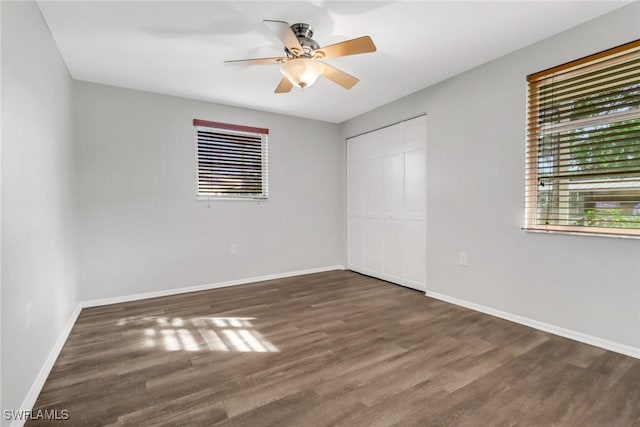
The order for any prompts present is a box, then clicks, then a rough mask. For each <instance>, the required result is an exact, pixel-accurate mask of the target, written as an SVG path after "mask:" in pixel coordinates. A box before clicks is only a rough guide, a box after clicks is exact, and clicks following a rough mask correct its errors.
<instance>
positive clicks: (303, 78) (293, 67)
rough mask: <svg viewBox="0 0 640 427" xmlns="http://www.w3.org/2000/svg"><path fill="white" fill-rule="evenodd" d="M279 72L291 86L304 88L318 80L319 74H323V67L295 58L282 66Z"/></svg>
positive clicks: (310, 61)
mask: <svg viewBox="0 0 640 427" xmlns="http://www.w3.org/2000/svg"><path fill="white" fill-rule="evenodd" d="M280 72H281V73H282V75H283V76H285V77H286V78H287V79H289V81H290V82H291V83H292V84H293V85H295V86H298V87H303V88H304V87H307V86H311V85H312V84H314V83H315V82H316V80H318V77H320V74H322V73H323V72H324V66H323V65H322V64H321V63H320V62H318V61H314V60H313V59H308V58H296V59H292V60H290V61H287V62H285V63H284V64H282V66H280Z"/></svg>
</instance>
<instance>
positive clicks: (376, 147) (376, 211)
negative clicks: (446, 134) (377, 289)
mask: <svg viewBox="0 0 640 427" xmlns="http://www.w3.org/2000/svg"><path fill="white" fill-rule="evenodd" d="M426 166H427V163H426V118H425V117H424V116H422V117H418V118H416V119H411V120H407V121H405V122H402V123H399V124H397V125H393V126H389V127H386V128H384V129H380V130H377V131H374V132H370V133H367V134H364V135H360V136H358V137H355V138H351V139H349V140H348V142H347V179H348V182H347V217H348V221H347V227H348V233H347V243H348V250H347V257H348V259H347V266H348V268H350V269H352V270H354V271H359V272H361V273H364V274H368V275H371V276H375V277H379V278H382V279H385V280H388V281H391V282H394V283H398V284H401V285H405V286H409V287H412V288H415V289H420V290H424V289H425V281H426V259H425V257H426Z"/></svg>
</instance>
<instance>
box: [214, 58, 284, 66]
mask: <svg viewBox="0 0 640 427" xmlns="http://www.w3.org/2000/svg"><path fill="white" fill-rule="evenodd" d="M288 59H289V58H285V57H277V58H251V59H234V60H231V61H224V63H225V64H238V65H261V64H282V63H283V62H286V61H287V60H288Z"/></svg>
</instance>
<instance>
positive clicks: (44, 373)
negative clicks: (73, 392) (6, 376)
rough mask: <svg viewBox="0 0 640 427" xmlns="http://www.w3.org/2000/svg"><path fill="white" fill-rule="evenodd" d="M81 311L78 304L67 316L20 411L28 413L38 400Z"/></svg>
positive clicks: (18, 424)
mask: <svg viewBox="0 0 640 427" xmlns="http://www.w3.org/2000/svg"><path fill="white" fill-rule="evenodd" d="M81 310H82V305H81V304H80V303H79V304H77V305H76V306H75V308H74V309H73V312H72V313H71V316H69V319H68V320H67V322H66V323H65V324H64V327H63V328H62V332H60V335H59V336H58V339H57V340H56V342H55V344H54V345H53V348H52V349H51V351H50V352H49V356H47V359H46V360H45V361H44V363H43V364H42V367H41V368H40V372H38V376H37V377H36V379H35V380H34V381H33V384H31V388H30V389H29V391H28V392H27V395H26V396H25V398H24V400H23V401H22V405H21V406H20V410H21V411H30V410H32V409H33V406H34V405H35V404H36V400H37V399H38V396H39V395H40V392H41V391H42V387H43V386H44V383H45V381H46V380H47V377H48V376H49V373H50V372H51V369H53V365H54V364H55V363H56V360H57V359H58V356H59V355H60V351H62V347H64V343H65V342H67V338H68V337H69V334H70V333H71V329H72V328H73V325H74V324H75V323H76V320H77V319H78V316H79V315H80V311H81ZM25 422H26V419H25V420H19V419H16V420H13V422H12V423H11V427H22V426H23V425H24V424H25Z"/></svg>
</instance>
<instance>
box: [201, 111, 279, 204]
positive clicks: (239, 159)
mask: <svg viewBox="0 0 640 427" xmlns="http://www.w3.org/2000/svg"><path fill="white" fill-rule="evenodd" d="M193 125H194V126H195V128H196V151H197V162H198V198H202V199H214V198H236V199H238V198H239V199H266V198H267V135H268V134H269V130H268V129H262V128H254V127H248V126H240V125H232V124H227V123H219V122H211V121H206V120H199V119H194V121H193Z"/></svg>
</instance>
